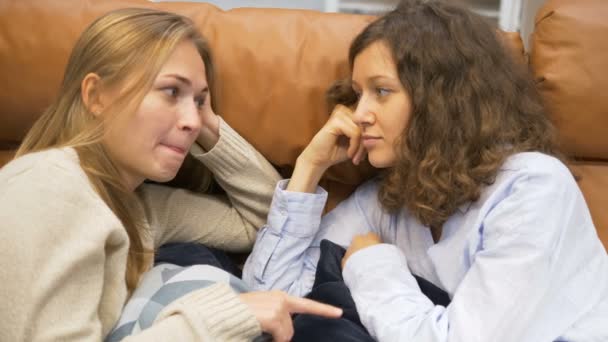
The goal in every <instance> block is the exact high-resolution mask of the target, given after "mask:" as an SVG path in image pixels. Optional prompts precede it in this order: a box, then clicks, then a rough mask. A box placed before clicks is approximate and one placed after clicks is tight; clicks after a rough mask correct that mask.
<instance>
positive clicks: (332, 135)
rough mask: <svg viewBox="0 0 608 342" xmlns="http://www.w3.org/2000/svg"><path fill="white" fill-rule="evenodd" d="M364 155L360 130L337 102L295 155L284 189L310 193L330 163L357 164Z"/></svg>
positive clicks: (349, 114) (346, 110)
mask: <svg viewBox="0 0 608 342" xmlns="http://www.w3.org/2000/svg"><path fill="white" fill-rule="evenodd" d="M364 156H365V148H364V147H363V145H362V144H361V129H360V127H359V126H357V124H356V123H355V122H354V121H353V119H352V110H351V109H350V108H348V107H346V106H343V105H337V106H336V107H335V108H334V110H333V112H332V113H331V116H330V117H329V120H328V121H327V123H326V124H325V125H324V126H323V127H322V128H321V130H319V132H317V134H316V135H315V136H314V137H313V138H312V140H311V141H310V143H309V144H308V146H306V148H305V149H304V151H303V152H302V153H301V154H300V156H299V157H298V160H297V162H296V166H295V169H294V172H293V176H292V178H291V180H290V182H289V185H288V187H287V190H289V191H299V192H313V191H314V189H315V188H316V186H317V184H318V182H319V180H320V179H321V176H322V175H323V173H324V172H325V171H326V170H327V169H328V168H329V167H330V166H332V165H335V164H338V163H340V162H343V161H345V160H347V159H351V160H352V161H353V163H354V164H355V165H357V164H359V162H360V161H361V160H362V159H363V158H364Z"/></svg>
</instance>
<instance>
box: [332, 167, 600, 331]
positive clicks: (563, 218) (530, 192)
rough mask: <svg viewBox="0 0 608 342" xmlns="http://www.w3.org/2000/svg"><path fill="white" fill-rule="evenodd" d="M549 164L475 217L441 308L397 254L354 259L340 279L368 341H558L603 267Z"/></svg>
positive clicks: (592, 297) (372, 250)
mask: <svg viewBox="0 0 608 342" xmlns="http://www.w3.org/2000/svg"><path fill="white" fill-rule="evenodd" d="M557 164H558V162H557V161H555V162H554V163H553V165H550V167H551V168H550V170H549V171H531V172H530V173H529V174H527V175H525V176H522V177H520V178H518V179H517V180H516V181H515V182H514V183H513V184H511V186H510V187H509V194H508V196H507V197H506V198H504V199H502V200H501V201H500V202H498V204H497V205H496V206H495V207H493V208H492V209H491V210H490V212H489V213H488V214H487V216H485V218H483V223H482V224H480V226H481V227H482V230H483V231H482V233H483V240H482V242H481V243H480V245H479V246H473V247H471V248H475V247H477V249H478V250H477V251H475V250H474V254H473V256H472V258H471V259H472V264H471V266H470V269H469V270H468V272H467V273H466V275H465V277H464V279H463V280H462V282H461V283H460V284H459V286H458V288H457V289H456V292H455V293H454V296H453V298H452V302H451V304H450V305H448V307H447V308H446V307H442V306H435V305H433V303H432V302H431V301H430V300H429V299H427V298H426V297H425V296H424V295H423V294H422V293H421V291H420V289H419V288H418V286H417V284H416V282H415V280H414V279H413V277H412V275H411V274H410V271H409V269H408V266H407V260H406V258H405V255H404V254H403V253H402V252H401V251H400V250H399V249H398V248H397V247H396V246H393V245H388V244H380V245H375V246H373V247H369V248H366V249H363V250H361V251H359V252H356V253H354V254H353V255H352V256H351V257H350V258H349V259H348V261H347V262H346V265H345V268H344V270H343V275H344V279H345V282H346V284H347V285H348V287H349V289H350V290H351V293H352V295H353V298H354V300H355V303H356V305H357V309H358V311H359V314H360V316H361V321H362V322H363V324H364V325H365V327H366V328H367V329H368V331H369V332H370V334H371V335H372V336H373V337H374V338H376V339H377V340H378V341H381V342H389V341H403V340H416V341H429V342H430V341H445V342H447V341H451V342H454V341H467V342H474V341H530V342H532V341H554V340H557V339H558V337H559V336H560V335H561V334H563V333H565V332H566V330H567V329H568V328H569V327H570V326H571V325H572V324H573V323H574V322H575V321H576V320H577V319H578V318H579V317H581V315H582V314H583V313H584V312H585V310H588V309H589V308H590V307H591V306H592V305H593V304H594V303H595V302H597V300H598V299H597V298H598V296H599V295H600V293H601V290H600V288H601V287H602V286H605V285H603V284H606V281H608V274H607V273H606V270H608V268H607V266H606V258H605V252H602V251H601V245H600V244H599V242H598V241H597V237H596V236H595V231H594V227H593V224H592V222H591V219H590V216H589V213H588V211H587V209H586V206H585V202H584V199H583V197H582V195H581V193H580V191H579V190H578V187H577V185H576V183H575V182H574V180H573V178H572V176H571V175H570V174H569V171H568V170H567V169H566V168H565V167H564V166H563V165H561V164H560V165H557ZM556 165H557V166H556Z"/></svg>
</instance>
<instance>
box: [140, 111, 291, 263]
mask: <svg viewBox="0 0 608 342" xmlns="http://www.w3.org/2000/svg"><path fill="white" fill-rule="evenodd" d="M219 129H220V131H219V140H218V141H217V143H216V144H215V145H214V146H213V148H212V149H211V150H210V151H209V152H205V151H204V150H203V149H202V148H201V147H200V146H199V145H196V144H195V145H194V146H193V147H192V150H191V152H192V153H193V155H194V157H196V158H197V159H198V160H200V161H201V162H202V163H204V164H205V166H206V167H207V168H208V169H209V170H210V171H211V172H212V173H213V175H214V176H215V179H216V181H217V182H218V183H219V185H220V186H221V187H222V188H223V189H224V190H225V191H226V195H212V194H204V193H195V192H191V191H187V190H182V189H175V188H169V187H166V186H160V185H150V184H144V185H143V186H142V187H141V189H140V190H139V195H140V197H141V198H142V199H143V202H144V207H145V210H146V216H147V218H148V220H149V222H150V225H151V226H152V228H153V230H154V231H155V232H157V233H158V234H156V238H155V240H156V245H157V246H158V245H160V244H162V243H165V242H169V241H180V242H185V241H198V242H201V243H204V244H205V245H207V246H210V247H217V248H222V249H225V250H231V251H244V250H247V249H249V248H251V245H252V243H253V241H254V240H255V236H256V233H257V229H258V228H259V227H261V226H262V225H263V223H264V221H265V218H266V215H267V214H268V207H269V206H270V202H271V198H272V193H273V190H274V187H275V185H276V183H277V181H278V180H279V179H280V176H279V174H278V173H277V172H276V170H275V169H274V168H273V167H272V165H270V163H269V162H268V161H267V160H266V159H265V158H264V157H263V156H262V155H261V154H260V153H259V152H258V151H256V150H255V148H253V147H252V146H251V145H250V144H249V143H247V142H246V141H245V140H244V139H243V138H242V137H241V136H240V135H239V134H238V133H237V132H235V131H234V130H233V129H232V128H231V127H230V126H228V125H227V124H226V123H225V122H224V121H223V120H221V119H220V127H219Z"/></svg>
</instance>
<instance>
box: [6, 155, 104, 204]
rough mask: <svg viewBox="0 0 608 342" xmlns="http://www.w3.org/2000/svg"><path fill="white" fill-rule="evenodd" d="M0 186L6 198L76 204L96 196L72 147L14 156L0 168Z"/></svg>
mask: <svg viewBox="0 0 608 342" xmlns="http://www.w3.org/2000/svg"><path fill="white" fill-rule="evenodd" d="M0 188H1V189H2V191H1V192H2V193H3V195H5V196H6V197H5V196H2V197H3V198H4V199H6V200H8V201H11V198H13V199H15V200H16V199H17V198H24V199H26V200H28V201H29V202H32V201H44V202H48V201H53V202H58V203H66V202H72V203H79V201H82V200H84V199H85V198H89V199H91V198H97V197H98V196H97V195H96V193H95V191H94V190H93V188H92V186H91V185H90V182H89V180H88V177H87V176H86V174H85V172H84V170H83V169H82V168H81V166H80V162H79V159H78V154H77V153H76V151H75V150H74V149H72V148H61V149H49V150H45V151H40V152H34V153H29V154H26V155H23V156H21V157H19V158H17V159H14V160H13V161H11V162H10V163H9V164H7V165H6V166H5V167H4V168H2V169H1V170H0ZM99 200H100V199H99ZM28 207H33V206H28ZM30 209H32V208H30Z"/></svg>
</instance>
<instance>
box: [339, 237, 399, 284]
mask: <svg viewBox="0 0 608 342" xmlns="http://www.w3.org/2000/svg"><path fill="white" fill-rule="evenodd" d="M395 269H401V270H404V271H407V272H408V273H409V267H408V266H407V260H406V259H405V255H404V254H403V252H401V251H400V250H399V249H398V248H397V246H395V245H391V244H387V243H381V244H377V245H374V246H370V247H367V248H364V249H362V250H360V251H357V252H356V253H355V254H352V255H351V256H350V257H349V258H348V260H347V261H346V264H345V265H344V269H343V270H342V277H343V278H344V282H345V283H346V286H348V288H349V289H351V290H354V288H356V287H357V284H358V283H360V281H358V279H359V278H362V277H366V276H369V275H370V272H373V274H374V275H375V276H380V274H378V272H379V271H380V272H381V271H382V270H395ZM386 276H388V277H390V276H391V275H390V274H387V275H386Z"/></svg>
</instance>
